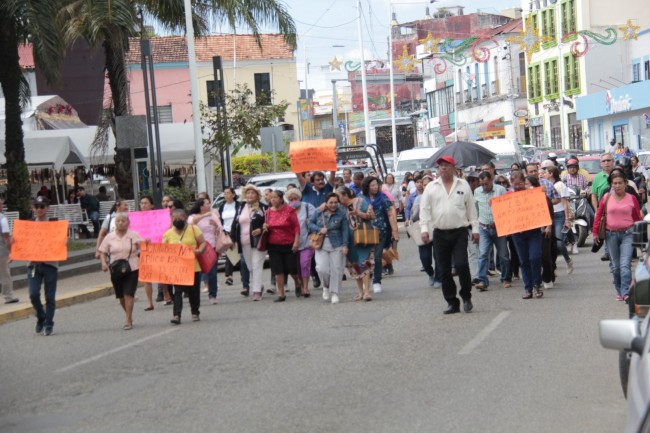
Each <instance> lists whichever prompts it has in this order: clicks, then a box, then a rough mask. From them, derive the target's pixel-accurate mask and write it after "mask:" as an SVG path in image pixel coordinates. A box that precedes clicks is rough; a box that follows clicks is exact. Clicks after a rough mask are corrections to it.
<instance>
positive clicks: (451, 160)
mask: <svg viewBox="0 0 650 433" xmlns="http://www.w3.org/2000/svg"><path fill="white" fill-rule="evenodd" d="M441 161H442V162H448V163H449V164H451V165H453V166H454V167H456V160H455V159H454V158H452V157H451V156H449V155H444V156H441V157H440V158H438V160H437V161H436V164H438V165H440V162H441Z"/></svg>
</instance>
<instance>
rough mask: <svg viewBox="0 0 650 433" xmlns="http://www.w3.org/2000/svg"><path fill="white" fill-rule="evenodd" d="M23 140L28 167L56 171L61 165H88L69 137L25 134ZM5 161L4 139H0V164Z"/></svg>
mask: <svg viewBox="0 0 650 433" xmlns="http://www.w3.org/2000/svg"><path fill="white" fill-rule="evenodd" d="M26 135H27V134H26ZM23 142H24V144H25V162H27V165H28V166H30V167H48V168H54V169H55V170H57V171H60V170H61V168H62V167H63V166H75V167H76V166H79V165H83V166H84V167H86V168H88V167H89V166H88V162H87V161H86V158H85V157H84V156H83V154H82V152H81V151H80V150H79V149H78V148H77V146H75V144H74V143H73V142H72V140H71V139H70V137H67V136H62V137H48V138H39V137H28V136H26V137H25V138H24V140H23ZM6 162H7V160H6V158H5V140H4V139H0V164H5V163H6Z"/></svg>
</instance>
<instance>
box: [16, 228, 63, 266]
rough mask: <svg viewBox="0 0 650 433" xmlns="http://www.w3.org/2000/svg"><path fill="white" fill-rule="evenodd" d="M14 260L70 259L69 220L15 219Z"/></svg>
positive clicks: (55, 260)
mask: <svg viewBox="0 0 650 433" xmlns="http://www.w3.org/2000/svg"><path fill="white" fill-rule="evenodd" d="M13 237H14V242H13V244H11V255H10V257H11V259H12V260H27V261H31V262H57V261H60V260H68V221H66V220H63V221H47V222H37V221H23V220H16V221H14V235H13Z"/></svg>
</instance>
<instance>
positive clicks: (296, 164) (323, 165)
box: [289, 139, 336, 173]
mask: <svg viewBox="0 0 650 433" xmlns="http://www.w3.org/2000/svg"><path fill="white" fill-rule="evenodd" d="M289 160H290V161H291V171H293V172H294V173H303V172H305V171H313V170H329V171H336V140H334V139H326V140H309V141H293V142H291V144H290V145H289Z"/></svg>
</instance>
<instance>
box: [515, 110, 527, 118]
mask: <svg viewBox="0 0 650 433" xmlns="http://www.w3.org/2000/svg"><path fill="white" fill-rule="evenodd" d="M514 115H515V117H527V116H528V110H517V111H515V112H514Z"/></svg>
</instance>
